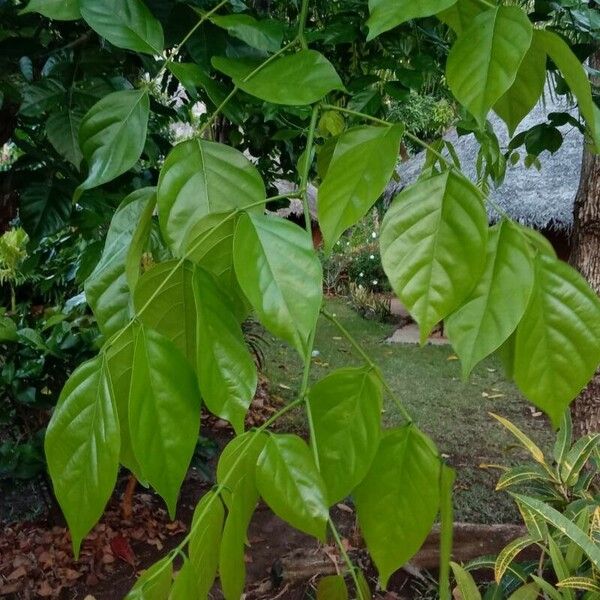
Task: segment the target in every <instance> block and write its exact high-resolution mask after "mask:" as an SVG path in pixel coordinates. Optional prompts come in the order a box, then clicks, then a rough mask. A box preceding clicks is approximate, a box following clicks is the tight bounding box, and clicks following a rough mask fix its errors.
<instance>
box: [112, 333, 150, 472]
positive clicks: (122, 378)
mask: <svg viewBox="0 0 600 600" xmlns="http://www.w3.org/2000/svg"><path fill="white" fill-rule="evenodd" d="M136 332H137V324H135V323H131V324H130V325H128V326H127V327H125V329H123V330H122V331H120V332H119V333H117V334H116V336H115V338H114V340H111V341H109V342H108V344H109V346H108V350H107V351H106V359H107V368H108V373H109V375H110V381H111V383H112V392H113V395H114V399H115V405H116V407H117V414H118V415H119V430H120V432H121V450H120V453H119V461H120V463H121V464H122V465H123V466H124V467H125V468H127V469H129V470H130V471H131V472H132V473H133V474H134V475H135V476H136V478H137V479H138V481H143V477H142V470H141V468H140V466H139V464H138V461H137V459H136V457H135V454H134V453H133V448H132V446H131V434H130V433H129V390H130V388H131V373H132V370H133V349H134V344H135V336H136Z"/></svg>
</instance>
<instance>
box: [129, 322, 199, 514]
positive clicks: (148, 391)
mask: <svg viewBox="0 0 600 600" xmlns="http://www.w3.org/2000/svg"><path fill="white" fill-rule="evenodd" d="M199 427H200V397H199V393H198V387H197V384H196V377H195V375H194V372H193V371H192V369H191V367H189V366H188V364H187V363H186V361H185V360H184V359H183V357H182V355H181V354H180V353H179V352H178V351H177V349H176V348H175V346H174V345H173V344H172V343H171V342H170V341H169V340H168V339H167V338H165V337H164V336H162V335H160V334H158V333H156V332H155V331H153V330H152V329H146V328H145V327H139V329H138V330H137V332H136V337H135V347H134V354H133V372H132V374H131V391H130V400H129V429H130V432H131V444H132V447H133V451H134V453H135V457H136V459H137V461H138V463H139V465H140V468H141V471H142V476H143V478H144V480H145V481H147V482H148V483H150V485H152V486H153V487H154V488H155V489H156V491H157V492H158V493H159V494H160V495H161V496H162V497H163V498H164V500H165V502H166V504H167V507H168V509H169V515H170V516H171V518H174V517H175V508H176V504H177V496H178V495H179V488H180V487H181V484H182V482H183V479H184V477H185V474H186V473H187V470H188V467H189V464H190V461H191V459H192V455H193V453H194V448H195V447H196V442H197V440H198V430H199Z"/></svg>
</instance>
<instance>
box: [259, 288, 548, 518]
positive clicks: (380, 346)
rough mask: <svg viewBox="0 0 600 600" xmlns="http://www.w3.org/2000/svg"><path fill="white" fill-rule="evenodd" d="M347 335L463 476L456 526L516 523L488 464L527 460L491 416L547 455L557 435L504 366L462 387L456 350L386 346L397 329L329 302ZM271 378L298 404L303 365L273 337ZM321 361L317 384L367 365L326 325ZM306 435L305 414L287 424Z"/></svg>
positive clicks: (492, 366)
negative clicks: (501, 418)
mask: <svg viewBox="0 0 600 600" xmlns="http://www.w3.org/2000/svg"><path fill="white" fill-rule="evenodd" d="M327 309H328V310H329V311H330V312H332V313H335V314H336V316H337V318H338V319H339V320H340V321H341V322H342V324H343V325H344V326H345V327H346V328H347V329H348V331H349V332H350V333H351V334H352V335H353V336H354V337H355V338H356V339H357V340H358V341H359V342H360V343H361V345H362V346H363V347H364V349H365V350H366V351H367V353H368V354H369V355H370V356H371V358H372V359H373V360H374V361H375V362H376V363H377V364H378V365H379V367H380V368H381V371H382V373H383V375H384V376H385V378H386V379H387V381H388V383H389V385H390V386H391V388H392V389H393V390H394V391H395V393H396V394H397V395H398V396H399V397H400V398H401V399H402V401H403V402H404V404H405V406H406V407H407V409H408V410H409V412H410V413H411V415H412V416H413V419H414V421H415V422H416V423H417V424H418V425H419V427H421V429H423V430H424V431H425V432H426V433H428V434H429V435H430V436H431V437H432V438H433V439H434V440H435V442H436V444H437V445H438V448H439V449H440V452H442V453H443V454H444V455H447V461H448V462H449V463H450V464H451V465H452V466H454V467H456V469H457V472H458V473H457V475H458V476H457V483H456V488H455V506H456V519H457V520H460V521H473V522H478V523H500V522H511V521H515V522H516V521H517V519H518V517H517V513H516V510H515V509H514V506H513V504H512V502H511V500H510V498H509V497H508V496H507V495H506V494H504V493H498V492H494V486H495V482H496V480H497V478H498V475H499V471H497V470H489V469H482V468H480V467H479V465H481V464H498V463H500V464H507V463H508V462H515V461H518V459H519V457H520V456H522V455H521V454H520V453H519V452H516V451H515V449H514V447H512V443H513V439H512V437H511V436H510V434H509V433H508V432H507V431H505V430H504V429H503V428H502V427H501V426H500V425H499V424H498V423H497V422H496V421H495V420H494V419H492V418H491V417H490V416H489V415H488V413H489V412H496V413H499V414H501V415H503V416H504V417H506V418H508V419H509V420H511V421H512V422H513V423H515V425H517V426H518V427H520V428H521V429H523V430H524V431H525V432H526V433H527V434H528V435H531V436H532V437H533V439H534V440H536V442H538V444H540V445H541V446H542V448H546V447H547V446H548V444H549V442H550V439H551V437H552V432H551V429H550V426H549V425H548V422H547V421H546V419H545V418H533V417H531V412H530V410H529V408H528V404H527V403H526V401H525V400H524V399H523V398H522V396H521V395H520V394H519V392H518V390H517V389H516V388H515V386H514V384H513V383H511V382H509V381H507V380H506V378H505V377H504V374H503V372H502V369H501V367H500V364H499V362H498V361H497V360H496V359H495V358H493V357H492V358H490V359H488V360H486V361H484V362H483V363H482V364H481V365H479V366H478V367H477V368H476V369H475V370H474V371H473V374H472V375H471V378H470V379H469V380H468V381H463V380H462V378H461V374H460V363H459V361H457V360H453V351H452V348H451V347H450V346H442V347H440V346H425V347H423V348H420V347H419V346H417V345H404V344H389V345H388V344H385V343H384V340H385V338H387V337H388V336H390V335H391V333H392V332H393V330H394V326H393V325H389V324H383V323H378V322H375V321H367V320H365V319H363V318H362V317H360V316H359V315H358V314H357V313H355V312H354V311H353V310H352V309H351V308H350V307H349V306H348V305H347V304H346V303H345V302H344V301H342V300H339V299H335V300H327ZM266 339H267V341H268V345H267V347H266V351H265V358H266V364H265V374H266V375H267V377H268V378H269V380H270V386H271V393H272V394H274V395H279V396H281V397H283V398H284V399H285V400H290V399H292V398H293V397H294V394H295V393H296V392H297V390H298V387H299V385H300V380H301V377H302V361H301V359H300V357H299V356H298V355H297V353H296V352H295V351H293V350H292V349H291V348H290V347H289V346H287V345H286V344H284V343H282V342H281V341H279V340H277V339H275V338H274V337H273V336H271V335H270V334H266ZM315 350H318V352H319V354H318V356H315V357H314V358H313V361H312V368H311V381H312V382H314V381H317V380H319V379H321V378H322V377H324V376H325V375H327V374H328V373H330V372H331V371H333V370H334V369H337V368H339V367H343V366H348V365H360V364H361V362H360V360H358V359H357V358H356V357H355V356H354V354H353V353H352V351H351V348H350V347H349V345H348V344H347V342H346V341H345V340H344V339H342V338H341V337H340V335H339V333H338V331H337V329H336V328H335V327H334V326H333V325H332V324H331V323H329V322H328V321H327V320H326V319H324V318H321V319H320V321H319V327H318V330H317V336H316V339H315ZM383 419H384V426H385V427H394V426H396V425H400V424H401V423H402V417H401V415H400V414H399V413H398V410H397V409H396V407H395V406H394V404H393V403H392V402H391V401H390V400H389V398H386V402H385V413H384V417H383ZM285 426H286V427H287V428H291V429H294V430H296V431H298V432H300V433H305V429H306V428H305V421H304V417H303V414H302V413H301V412H297V413H294V414H293V416H292V417H290V419H289V420H288V421H287V422H286V423H285Z"/></svg>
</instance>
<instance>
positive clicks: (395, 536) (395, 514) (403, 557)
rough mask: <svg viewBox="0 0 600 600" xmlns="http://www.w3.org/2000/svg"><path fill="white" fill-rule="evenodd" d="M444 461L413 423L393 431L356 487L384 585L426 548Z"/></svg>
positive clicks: (361, 516)
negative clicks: (422, 548)
mask: <svg viewBox="0 0 600 600" xmlns="http://www.w3.org/2000/svg"><path fill="white" fill-rule="evenodd" d="M440 468H441V464H440V460H439V458H438V456H437V454H436V451H435V447H434V446H433V444H432V442H431V441H430V440H429V439H428V438H426V437H425V436H424V435H423V434H422V433H421V432H420V431H419V430H418V429H417V428H416V427H414V426H413V425H406V426H404V427H400V428H398V429H392V430H390V431H388V432H387V433H386V434H385V435H384V436H383V438H382V439H381V443H380V445H379V449H378V451H377V454H376V456H375V459H374V460H373V462H372V464H371V468H370V470H369V473H368V474H367V476H366V477H365V479H363V481H362V483H361V484H360V485H359V486H358V487H357V488H356V490H355V491H354V494H353V497H354V500H355V504H356V510H357V513H358V522H359V525H360V528H361V530H362V533H363V535H364V537H365V541H366V543H367V548H368V549H369V552H370V554H371V557H372V558H373V561H374V562H375V565H376V566H377V570H378V571H379V579H380V581H381V585H382V586H383V587H385V586H386V585H387V582H388V580H389V578H390V575H391V574H392V573H393V572H394V571H396V570H397V569H399V568H400V567H401V566H402V565H403V564H405V563H406V562H407V561H408V560H409V559H410V558H411V557H412V556H413V555H414V554H415V553H416V552H417V551H418V550H419V548H420V547H421V545H422V544H423V542H424V541H425V538H426V537H427V534H428V533H429V531H430V530H431V527H432V526H433V523H434V521H435V517H436V515H437V512H438V510H439V506H440V487H439V477H440Z"/></svg>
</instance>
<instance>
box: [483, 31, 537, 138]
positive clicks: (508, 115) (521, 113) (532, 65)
mask: <svg viewBox="0 0 600 600" xmlns="http://www.w3.org/2000/svg"><path fill="white" fill-rule="evenodd" d="M545 83H546V52H545V51H544V47H543V45H542V42H541V40H540V37H539V32H538V31H537V30H536V31H534V32H533V38H532V40H531V46H529V50H527V54H525V57H524V58H523V62H522V63H521V66H520V67H519V70H518V72H517V77H516V79H515V81H514V83H513V84H512V85H511V87H510V89H509V90H508V91H507V92H506V93H505V94H504V95H503V96H502V97H501V98H500V99H499V100H498V101H497V102H496V104H494V111H495V112H496V114H498V115H499V116H500V118H501V119H502V120H503V121H504V122H505V123H506V125H507V127H508V131H509V133H510V135H513V134H514V132H515V129H516V128H517V127H518V126H519V123H521V121H522V120H523V119H524V118H525V117H526V116H527V115H528V114H529V113H530V112H531V110H532V109H533V107H534V106H535V105H536V104H537V102H538V100H539V99H540V97H541V95H542V92H543V91H544V85H545Z"/></svg>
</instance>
